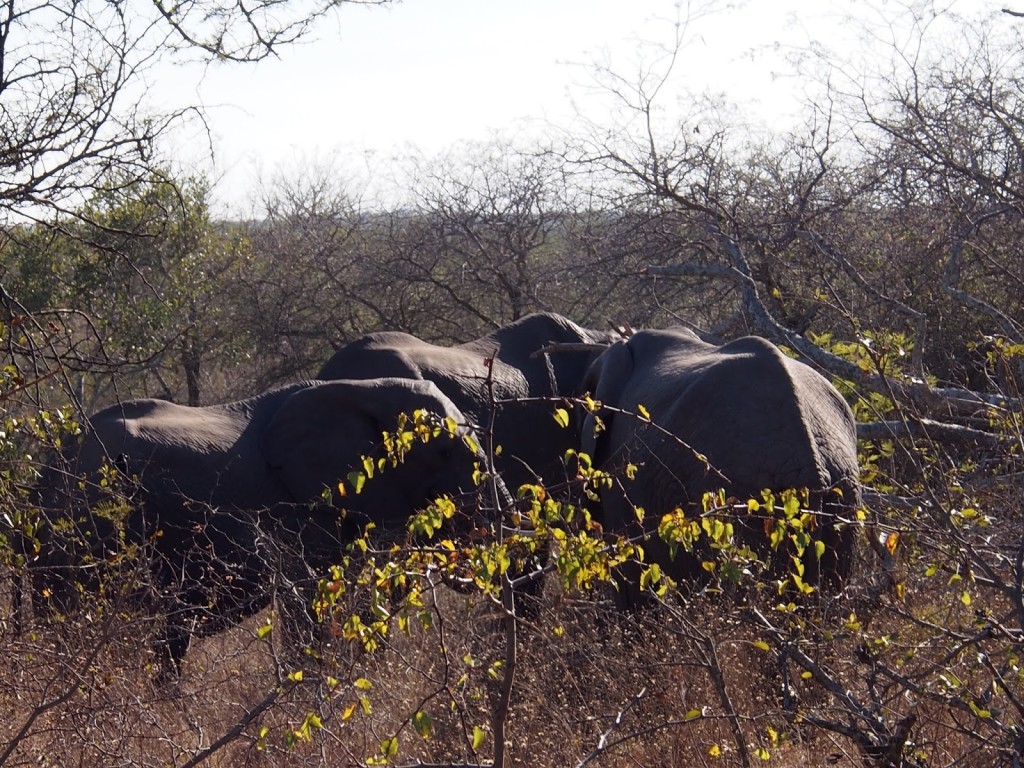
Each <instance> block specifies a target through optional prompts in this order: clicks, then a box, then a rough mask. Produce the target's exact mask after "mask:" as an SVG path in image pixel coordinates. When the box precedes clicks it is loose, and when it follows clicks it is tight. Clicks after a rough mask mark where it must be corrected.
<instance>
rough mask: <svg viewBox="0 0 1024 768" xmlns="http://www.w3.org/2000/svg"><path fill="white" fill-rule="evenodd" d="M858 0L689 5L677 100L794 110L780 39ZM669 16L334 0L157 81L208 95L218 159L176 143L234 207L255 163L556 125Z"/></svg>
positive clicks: (602, 5)
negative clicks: (259, 47)
mask: <svg viewBox="0 0 1024 768" xmlns="http://www.w3.org/2000/svg"><path fill="white" fill-rule="evenodd" d="M971 2H977V3H978V4H979V6H980V5H982V4H983V3H982V0H971ZM988 2H989V0H984V4H988ZM726 5H727V3H724V2H718V3H716V7H718V8H723V7H725V6H726ZM870 5H871V4H869V3H865V2H858V1H857V0H745V2H741V3H739V6H740V7H739V8H738V9H733V10H723V11H719V12H716V13H715V14H713V15H710V16H706V17H704V18H701V19H698V20H697V21H695V22H693V23H692V25H691V27H690V35H689V43H688V44H687V46H686V49H685V53H686V55H685V58H684V59H683V61H682V62H681V64H680V65H677V67H676V70H675V73H676V76H677V78H678V81H677V83H676V84H675V86H674V87H675V88H676V89H677V92H678V93H679V94H680V95H675V94H673V95H674V98H675V102H676V105H679V104H680V102H681V100H682V98H683V97H682V96H681V94H682V93H683V91H684V90H685V89H690V90H692V91H702V90H710V91H716V92H726V93H728V94H729V95H730V96H731V97H732V98H733V100H734V101H736V102H738V103H741V104H744V105H745V109H746V106H747V105H749V108H750V109H751V110H752V112H751V114H754V115H757V116H759V117H761V118H764V119H767V120H769V121H771V120H778V119H782V118H781V117H779V116H780V115H785V114H787V113H789V114H792V113H793V112H795V111H796V106H795V103H794V96H795V94H796V93H797V92H798V91H799V88H800V84H799V83H797V82H795V81H793V79H792V78H786V77H783V78H780V77H778V75H779V74H781V73H784V72H785V71H786V67H785V62H784V61H783V58H782V57H783V54H784V53H786V52H788V51H790V50H791V49H792V48H793V47H805V46H807V44H808V43H809V42H818V43H824V44H827V45H829V46H838V47H850V48H853V47H854V44H853V43H852V42H851V41H850V40H848V39H844V38H848V37H849V35H850V29H849V25H847V24H844V23H843V16H844V15H845V14H846V13H848V12H859V13H866V12H867V13H872V11H870V9H869V6H870ZM875 5H879V3H878V2H876V3H875ZM886 5H888V3H884V1H883V2H881V7H883V8H884V7H885V6H886ZM684 13H685V12H684ZM676 17H677V4H676V3H674V2H672V0H404V2H401V3H398V4H395V5H391V6H386V7H372V6H371V7H361V6H343V8H342V11H341V13H340V15H339V16H338V17H337V18H336V20H327V21H325V22H324V23H321V24H320V26H319V27H317V29H316V37H317V38H318V39H317V40H316V41H315V42H313V43H308V44H304V45H300V46H295V47H292V48H288V49H285V50H283V51H282V53H281V58H280V59H278V60H273V61H268V62H264V63H261V64H259V65H257V66H252V65H248V66H238V65H217V66H213V67H210V68H208V69H207V70H206V71H205V75H203V73H202V72H201V71H200V70H199V69H198V68H196V69H195V70H194V71H193V70H189V69H188V68H182V69H180V70H178V71H175V72H174V73H173V75H172V76H171V77H170V78H168V79H166V80H164V79H161V81H160V82H159V88H158V89H157V96H158V97H159V98H161V99H162V100H164V101H165V103H166V101H177V102H195V101H197V99H198V100H199V101H200V102H201V103H203V104H205V105H206V107H207V109H208V116H209V122H208V125H209V126H210V128H211V129H212V133H213V138H214V149H215V153H216V166H215V167H213V168H211V167H210V164H209V162H208V161H206V162H205V164H204V161H203V160H202V155H201V149H199V148H201V147H202V146H203V142H201V141H197V140H195V137H194V136H193V137H191V138H189V139H185V140H183V143H182V145H181V147H180V149H177V150H176V154H177V155H178V157H179V159H182V158H188V157H189V156H190V155H191V154H196V157H197V159H196V160H195V161H194V162H196V163H197V164H200V165H202V167H203V169H204V170H205V171H207V172H208V173H210V175H211V176H212V177H214V178H217V179H219V181H218V187H217V191H218V196H219V198H220V199H221V200H222V201H223V202H224V203H225V204H227V205H228V206H229V207H244V199H245V198H246V197H247V196H249V195H251V194H252V192H253V190H254V189H255V187H256V183H257V179H258V178H259V177H261V176H262V177H263V178H270V177H271V176H272V175H273V174H275V173H277V172H281V171H284V172H287V170H288V169H289V168H292V167H295V166H300V165H301V164H303V163H320V162H323V161H326V160H327V159H329V158H331V157H333V156H335V155H345V156H357V155H360V154H363V153H367V152H369V153H373V154H375V155H376V156H378V157H381V156H389V155H391V154H392V153H395V152H401V151H402V150H403V148H406V147H409V146H414V147H416V148H418V149H419V150H421V151H424V152H426V153H428V154H429V153H434V152H438V151H440V150H443V149H448V148H452V147H457V146H458V145H459V144H460V143H461V142H465V141H469V140H484V139H487V138H488V137H489V136H491V135H493V133H494V132H496V131H498V132H503V133H505V134H506V135H509V134H522V133H524V132H529V131H534V130H538V131H539V130H542V128H541V126H540V123H542V122H543V121H544V120H548V121H550V122H552V123H555V124H565V123H566V122H568V121H569V119H570V118H571V116H572V114H573V106H572V100H577V101H579V100H582V101H583V103H584V108H587V107H586V99H587V96H586V94H587V88H586V85H587V84H588V83H589V82H591V80H590V78H589V76H588V74H587V72H588V65H591V64H592V63H593V62H595V61H597V60H602V59H603V58H604V57H605V56H610V57H611V62H612V66H613V68H614V69H615V70H616V71H621V72H624V73H627V74H628V73H631V72H635V71H636V62H637V61H639V60H641V59H647V60H649V59H650V58H651V49H650V46H649V45H648V46H647V47H646V48H643V47H642V46H641V45H640V43H639V42H638V41H647V43H648V44H650V43H662V44H669V43H670V42H671V40H672V35H673V28H672V21H673V20H674V19H675V18H676ZM644 51H646V53H645V52H644ZM590 68H591V69H592V67H590ZM193 76H194V79H193ZM157 96H154V98H156V97H157ZM670 106H671V103H670ZM683 106H685V104H683Z"/></svg>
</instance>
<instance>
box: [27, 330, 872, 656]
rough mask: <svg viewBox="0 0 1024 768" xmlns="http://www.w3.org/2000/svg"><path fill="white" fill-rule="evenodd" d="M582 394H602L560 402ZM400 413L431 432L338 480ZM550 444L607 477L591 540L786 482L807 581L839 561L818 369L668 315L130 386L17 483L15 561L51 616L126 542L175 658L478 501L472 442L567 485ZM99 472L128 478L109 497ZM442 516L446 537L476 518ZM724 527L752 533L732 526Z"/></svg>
mask: <svg viewBox="0 0 1024 768" xmlns="http://www.w3.org/2000/svg"><path fill="white" fill-rule="evenodd" d="M587 393H589V395H590V396H591V397H592V398H593V399H594V400H596V401H598V402H599V403H600V404H601V406H602V407H600V408H598V409H592V410H588V409H586V408H582V407H576V408H575V409H573V408H571V407H570V406H568V405H567V403H568V402H578V400H576V399H577V398H579V397H580V396H583V395H585V394H587ZM556 406H561V407H562V408H563V409H564V410H563V413H566V412H569V413H571V418H570V420H569V421H570V423H569V425H568V427H566V426H565V425H564V424H560V423H559V422H558V421H556V419H555V418H553V413H554V409H555V408H556ZM414 413H416V414H417V415H416V416H415V417H413V416H411V415H412V414H414ZM638 413H641V414H644V415H645V417H644V418H638V417H637V414H638ZM399 414H409V415H410V417H409V418H416V419H418V422H417V423H418V424H419V425H420V426H419V428H420V429H426V430H427V431H429V432H430V433H431V434H432V439H429V440H423V441H420V440H416V441H414V442H415V444H414V445H413V446H412V447H411V449H410V450H409V451H408V454H407V456H406V457H405V460H404V461H402V462H400V463H397V464H396V465H395V466H387V467H385V469H386V471H385V472H384V473H383V474H382V475H381V476H380V477H379V478H378V477H375V478H372V479H370V480H367V481H366V482H365V484H364V485H363V488H362V491H361V492H360V493H354V492H352V491H351V490H350V491H349V492H347V493H344V495H343V491H344V489H345V484H346V483H347V482H348V478H349V476H350V473H351V472H352V471H353V470H359V468H360V467H362V466H364V457H366V456H370V457H375V456H376V457H379V456H380V449H381V442H382V434H383V433H393V432H394V431H395V429H396V426H397V425H398V419H399ZM563 422H564V419H563ZM407 423H409V422H407ZM406 428H408V427H406ZM471 435H473V436H474V437H473V439H466V438H468V437H470V436H471ZM496 446H500V450H492V448H493V447H496ZM570 450H575V451H583V452H585V453H587V454H588V455H589V456H591V457H592V460H593V463H594V465H595V466H598V467H600V468H602V469H604V470H607V471H608V472H609V473H610V474H611V475H612V476H613V477H615V478H616V480H615V482H613V483H611V484H609V485H606V486H605V487H604V488H603V489H602V491H601V493H600V498H599V500H598V501H597V503H596V504H595V508H594V509H593V510H592V514H593V515H594V517H595V518H596V519H597V520H598V521H599V522H600V523H601V526H602V527H603V530H604V531H605V532H606V533H607V534H609V535H614V534H627V535H630V536H632V535H640V534H642V533H643V532H644V531H641V530H638V526H641V527H645V528H646V532H648V533H649V532H650V531H651V530H653V529H656V528H657V524H658V520H660V519H661V518H662V516H663V515H665V514H666V513H669V512H671V511H672V510H674V509H676V508H677V507H680V506H681V505H682V506H683V507H684V508H685V507H686V505H687V504H691V505H693V504H696V505H698V507H699V505H700V503H701V500H702V498H703V494H704V492H705V491H711V490H715V489H718V488H724V489H725V490H726V492H727V493H729V494H730V495H733V496H736V497H738V498H742V499H745V498H747V497H760V495H761V492H762V490H763V489H771V490H773V491H782V490H784V489H790V488H795V489H805V490H806V491H807V492H808V496H807V499H808V502H809V504H810V506H811V507H812V508H813V509H814V510H815V512H816V513H830V512H834V513H835V514H823V515H821V517H820V519H818V521H817V523H816V525H817V527H818V531H817V532H816V536H817V537H818V538H819V539H820V540H821V541H823V542H824V543H825V545H826V546H825V548H824V553H822V552H820V551H818V552H817V555H818V556H817V557H809V558H808V566H809V569H810V572H809V574H808V575H807V579H808V580H811V581H818V582H820V583H830V584H834V585H836V586H837V587H838V586H841V585H842V583H843V581H844V580H845V578H846V577H847V575H848V573H849V567H850V561H851V557H852V550H853V527H852V525H851V524H848V521H849V519H850V515H849V513H850V512H851V511H852V510H853V509H855V508H856V507H857V505H858V504H859V486H858V465H857V450H856V431H855V424H854V420H853V416H852V414H851V412H850V409H849V407H848V406H847V405H846V403H845V401H844V400H843V399H842V397H841V396H840V395H839V394H838V393H837V392H836V390H835V389H834V388H833V387H832V385H831V384H829V383H828V381H826V380H825V379H824V378H823V377H821V376H820V375H819V374H817V373H816V372H814V371H813V370H811V369H810V368H809V367H807V366H806V365H804V364H802V363H799V362H797V361H794V360H792V359H790V358H788V357H786V356H784V355H783V354H781V353H780V352H779V350H778V349H777V348H776V347H774V346H773V345H771V344H770V343H768V342H766V341H764V340H763V339H759V338H755V337H746V338H742V339H738V340H735V341H732V342H730V343H728V344H725V345H723V346H715V345H712V344H708V343H705V342H704V341H702V340H701V339H699V338H698V337H697V336H696V335H694V334H693V333H691V332H689V331H687V330H684V329H680V328H673V329H668V330H642V331H638V332H635V333H632V334H631V335H629V336H628V337H627V336H624V335H622V334H618V333H612V332H602V331H596V330H591V329H586V328H582V327H580V326H578V325H577V324H575V323H574V322H572V321H571V320H569V319H567V318H564V317H561V316H559V315H556V314H552V313H543V314H534V315H529V316H527V317H524V318H522V319H520V320H518V321H516V322H514V323H512V324H510V325H508V326H505V327H503V328H500V329H498V330H496V331H495V332H493V333H491V334H490V335H488V336H485V337H484V338H481V339H477V340H475V341H471V342H468V343H465V344H461V345H457V346H451V347H445V346H438V345H434V344H429V343H427V342H424V341H421V340H420V339H418V338H416V337H415V336H411V335H409V334H406V333H398V332H380V333H373V334H370V335H368V336H365V337H363V338H361V339H358V340H356V341H354V342H351V343H349V344H347V345H345V346H343V347H341V348H340V349H338V350H337V352H336V353H335V354H334V356H333V357H332V358H331V359H330V360H329V361H328V362H327V363H326V364H325V365H324V366H323V368H322V369H321V370H320V371H319V373H318V375H317V377H316V378H315V379H314V380H312V381H305V382H300V383H296V384H291V385H287V386H284V387H281V388H278V389H275V390H272V391H270V392H267V393H264V394H262V395H259V396H256V397H253V398H250V399H247V400H241V401H238V402H234V403H228V404H224V405H213V406H205V407H187V406H181V405H176V404H173V403H170V402H166V401H161V400H134V401H130V402H122V403H118V404H116V405H113V406H111V407H109V408H107V409H105V410H102V411H100V412H99V413H97V414H95V415H93V416H92V417H91V418H90V419H89V420H88V429H87V430H86V431H85V435H84V437H83V438H82V439H81V440H80V441H77V442H75V443H74V444H73V445H69V446H66V447H65V449H64V450H63V451H62V452H61V454H60V455H58V456H56V457H55V458H54V459H53V460H52V461H51V462H50V464H49V466H48V467H47V469H46V470H45V471H44V472H43V473H42V477H41V479H40V480H39V482H38V484H37V488H36V492H35V495H34V500H35V503H36V505H37V506H38V507H39V509H40V510H41V513H42V517H43V519H44V520H45V521H46V522H47V523H48V524H47V525H44V526H43V527H42V530H41V531H40V533H39V534H38V537H37V544H36V546H35V556H34V557H33V558H32V559H31V561H30V563H29V566H30V568H29V570H30V574H31V577H32V581H33V585H34V589H33V593H34V603H38V605H37V606H36V612H37V614H40V615H41V614H44V613H46V612H47V611H60V612H67V611H70V610H71V609H72V608H73V607H74V605H75V602H76V599H77V597H78V596H80V595H81V594H82V592H83V591H85V590H90V589H93V590H94V589H97V588H98V583H97V578H98V577H97V575H96V567H97V566H96V564H97V563H101V562H103V560H104V558H105V557H106V554H107V553H108V551H110V550H111V549H113V548H114V547H115V546H120V547H124V546H126V545H134V546H138V547H147V548H148V551H149V553H150V557H149V558H148V559H147V563H149V564H150V565H148V566H147V568H148V570H147V573H146V581H147V585H148V588H149V595H150V598H151V599H152V601H153V602H152V603H151V608H152V610H153V611H154V613H159V614H160V615H161V616H162V618H163V623H164V625H165V628H164V630H163V637H162V639H161V648H162V649H164V650H163V652H164V653H165V661H166V662H168V666H169V667H170V668H171V669H177V667H178V666H179V665H180V663H181V660H182V658H183V656H184V654H185V652H186V649H187V647H188V644H189V640H190V638H191V637H192V636H193V635H196V634H204V633H209V632H212V631H216V630H217V629H220V628H222V627H225V626H230V625H231V624H233V623H236V622H238V621H240V620H241V619H243V618H245V617H246V616H248V615H252V614H253V613H255V612H257V611H258V610H260V609H261V608H263V607H264V606H265V605H266V604H267V603H268V602H269V601H270V600H271V599H272V598H273V597H274V596H275V595H276V596H278V597H280V596H281V595H282V594H283V595H286V596H290V597H291V598H292V603H291V604H292V605H293V606H305V607H308V604H309V599H310V594H311V593H310V591H309V588H308V585H309V584H315V583H316V581H315V579H316V576H317V575H318V574H323V573H324V572H325V571H326V570H327V568H328V567H329V566H330V565H332V564H334V563H336V562H337V561H338V559H339V557H340V554H341V552H342V550H343V548H344V546H345V545H346V544H347V543H348V542H350V541H352V540H353V539H354V538H355V537H356V536H357V535H358V533H359V532H360V531H361V530H362V529H363V528H364V527H365V526H366V524H367V523H373V524H374V526H376V528H377V529H378V530H381V531H389V530H390V531H402V532H404V530H405V527H406V524H407V522H408V519H409V517H410V516H411V515H412V513H413V512H414V511H415V510H417V509H422V508H424V507H426V506H427V505H428V504H430V503H431V502H432V500H434V499H436V498H438V497H441V496H450V497H452V498H453V499H455V500H456V501H457V507H458V508H459V509H465V510H476V511H477V514H478V515H479V514H480V513H479V510H480V509H482V508H486V506H487V505H486V504H482V503H481V501H480V499H479V498H477V496H478V494H480V493H481V492H480V490H479V489H478V488H477V486H476V484H475V482H474V477H475V476H476V475H478V470H479V469H480V468H481V467H485V466H487V461H488V460H489V457H490V456H493V457H494V463H495V466H494V469H495V472H496V474H497V475H498V476H500V477H501V478H503V480H504V482H505V485H506V486H507V487H509V488H512V489H515V488H518V487H519V486H520V485H521V484H523V483H538V482H539V483H543V484H545V485H547V486H549V487H555V486H557V485H559V484H560V483H564V482H566V481H567V480H568V481H572V480H573V479H575V472H576V469H575V467H574V466H572V465H571V462H566V461H565V456H566V454H567V452H568V451H570ZM386 463H387V462H386V461H383V462H382V464H381V465H380V466H384V464H386ZM627 465H630V466H631V468H635V473H634V472H633V471H631V472H630V473H629V474H631V475H632V476H633V478H632V479H631V480H630V479H627V477H626V474H625V472H624V470H625V468H626V466H627ZM112 474H116V475H119V476H120V477H122V478H129V479H130V482H129V483H128V486H129V490H128V493H129V495H130V498H129V500H128V504H127V505H123V504H122V507H120V508H119V507H117V506H116V505H114V504H113V503H112V501H111V500H112V498H113V497H112V495H111V493H110V486H111V478H112ZM638 507H640V508H642V509H643V510H644V511H645V512H646V516H644V517H643V520H644V522H643V523H640V522H639V517H640V516H639V515H638V514H637V508H638ZM119 509H120V510H121V511H118V510H119ZM119 515H120V517H119ZM118 521H119V523H120V524H119V523H118ZM485 522H492V523H493V522H494V520H493V519H492V520H490V521H485ZM451 524H452V528H453V529H452V531H451V535H452V536H456V537H457V536H459V535H461V533H464V532H467V531H469V530H470V529H476V528H478V527H479V526H480V524H481V521H480V519H479V517H477V518H475V519H466V520H465V521H460V520H459V519H458V518H456V519H455V520H454V521H453V522H452V523H451ZM71 532H73V535H72V533H71ZM741 537H746V538H747V539H749V540H751V541H756V540H758V539H759V538H760V539H761V540H763V539H764V533H763V532H759V531H758V530H757V526H753V525H748V526H747V527H746V529H743V528H742V526H741ZM644 546H645V547H646V548H647V549H648V555H647V560H650V561H655V562H659V563H661V565H662V567H663V569H664V570H665V571H666V572H667V573H669V575H671V576H673V577H674V578H676V579H677V580H679V579H688V578H695V577H698V576H699V574H700V572H701V559H702V554H701V553H700V552H699V551H695V552H693V553H685V552H681V553H680V554H679V555H677V556H676V557H674V558H672V557H670V553H669V551H668V548H667V546H666V545H665V544H663V543H662V542H659V540H658V537H657V536H656V535H655V536H653V537H651V539H650V541H648V542H646V543H645V545H644ZM636 582H637V579H636V578H635V574H633V575H632V576H631V575H630V574H629V572H628V571H626V572H624V577H623V580H622V582H621V583H620V588H619V590H618V593H619V602H620V605H622V606H623V607H630V606H633V605H635V604H637V601H638V600H640V597H641V595H640V592H639V586H638V584H637V583H636ZM302 585H307V586H306V587H305V588H304V587H303V586H302ZM296 610H302V608H296Z"/></svg>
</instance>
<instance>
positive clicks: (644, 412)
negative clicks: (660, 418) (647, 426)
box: [636, 403, 651, 421]
mask: <svg viewBox="0 0 1024 768" xmlns="http://www.w3.org/2000/svg"><path fill="white" fill-rule="evenodd" d="M636 410H637V412H638V413H639V414H640V415H641V416H643V417H644V418H645V419H647V420H648V421H650V420H651V414H650V413H649V412H648V411H647V409H646V408H644V406H643V404H642V403H641V404H640V405H637V407H636Z"/></svg>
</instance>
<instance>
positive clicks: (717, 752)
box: [708, 744, 722, 757]
mask: <svg viewBox="0 0 1024 768" xmlns="http://www.w3.org/2000/svg"><path fill="white" fill-rule="evenodd" d="M721 756H722V748H721V747H720V746H718V745H717V744H712V745H711V746H710V747H708V757H721Z"/></svg>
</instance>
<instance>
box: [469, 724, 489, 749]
mask: <svg viewBox="0 0 1024 768" xmlns="http://www.w3.org/2000/svg"><path fill="white" fill-rule="evenodd" d="M486 738H487V732H486V731H484V729H483V728H481V727H480V726H479V725H474V726H473V741H472V742H471V746H472V748H473V751H474V752H476V751H477V750H478V749H480V747H481V745H482V744H483V743H484V739H486Z"/></svg>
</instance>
